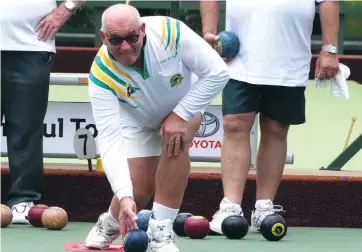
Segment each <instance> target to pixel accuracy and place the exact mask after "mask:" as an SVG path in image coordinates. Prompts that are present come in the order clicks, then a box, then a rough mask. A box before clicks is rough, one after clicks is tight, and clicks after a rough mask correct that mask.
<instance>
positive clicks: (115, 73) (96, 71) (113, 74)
mask: <svg viewBox="0 0 362 252" xmlns="http://www.w3.org/2000/svg"><path fill="white" fill-rule="evenodd" d="M107 54H108V52H107V49H106V48H104V47H101V48H100V50H99V51H98V53H97V55H96V57H95V59H94V61H93V64H92V66H91V70H90V73H89V79H90V80H91V81H92V82H93V83H94V84H95V85H97V86H99V87H101V88H104V89H107V90H110V91H111V92H112V93H113V94H114V95H116V96H117V97H118V99H119V100H120V101H121V102H123V103H128V104H129V105H131V106H133V105H132V103H133V102H129V101H132V100H134V99H139V98H140V96H136V95H133V94H134V93H135V92H136V91H137V90H140V89H139V88H137V87H135V86H132V85H131V82H132V81H131V76H130V75H129V74H128V73H127V72H125V71H122V70H120V69H119V68H117V66H116V65H115V63H114V62H113V61H112V60H111V59H110V57H109V56H108V55H107ZM133 107H135V106H133Z"/></svg>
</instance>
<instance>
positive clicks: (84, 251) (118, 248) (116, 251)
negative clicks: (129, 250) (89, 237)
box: [64, 243, 124, 252]
mask: <svg viewBox="0 0 362 252" xmlns="http://www.w3.org/2000/svg"><path fill="white" fill-rule="evenodd" d="M64 249H65V251H73V252H75V251H77V252H92V251H97V252H100V251H105V252H124V250H123V246H122V245H120V244H111V245H110V246H109V248H108V249H104V250H99V249H89V248H87V247H86V246H84V244H83V243H64Z"/></svg>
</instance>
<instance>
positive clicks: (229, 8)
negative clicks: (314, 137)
mask: <svg viewBox="0 0 362 252" xmlns="http://www.w3.org/2000/svg"><path fill="white" fill-rule="evenodd" d="M302 2H303V3H301V1H299V0H274V1H269V0H259V1H250V0H240V1H236V0H235V1H234V0H229V1H226V30H228V31H231V32H234V33H235V34H236V35H237V36H238V38H239V40H240V44H241V47H240V51H239V53H238V55H237V56H236V57H235V58H234V59H227V61H228V65H229V70H230V77H231V78H230V81H229V83H228V84H227V85H226V87H225V88H224V90H223V95H222V98H223V99H222V101H223V104H222V110H223V119H224V140H223V147H222V152H221V167H222V181H223V188H224V198H223V199H222V201H221V203H220V209H219V210H218V211H217V212H216V214H215V215H214V217H213V220H212V222H211V223H210V226H211V229H212V230H213V231H214V232H217V233H222V232H221V223H222V221H223V220H224V219H225V218H226V217H228V216H230V215H235V214H237V215H241V216H243V211H242V208H241V202H242V199H243V192H244V186H245V182H246V179H247V176H248V172H249V169H250V164H251V150H250V131H251V128H252V126H253V123H254V120H255V116H256V114H257V113H260V130H261V139H260V146H259V150H258V155H257V164H256V170H257V177H256V186H257V191H256V203H255V209H254V211H253V212H252V216H251V227H252V230H258V229H259V227H260V224H261V222H262V221H263V219H264V218H265V217H266V216H268V215H271V214H274V213H275V212H277V211H281V210H282V207H281V206H274V198H275V195H276V193H277V190H278V187H279V184H280V180H281V176H282V173H283V169H284V165H285V159H286V153H287V135H288V130H289V127H290V125H300V124H303V123H304V122H305V94H304V93H305V89H306V86H307V83H308V77H309V71H310V63H311V58H312V54H311V35H312V30H313V20H314V16H315V6H316V2H317V3H319V6H320V20H321V26H322V42H323V46H322V48H321V52H320V55H319V57H318V60H317V64H316V70H315V75H316V76H318V78H319V79H329V78H331V77H333V76H334V75H335V74H336V73H337V72H338V69H339V61H338V56H337V37H338V24H339V5H338V1H323V0H317V1H315V0H303V1H302ZM200 4H201V5H200V8H201V10H200V11H201V19H202V28H203V37H204V39H205V40H207V41H208V42H209V43H210V44H213V43H214V42H215V41H216V40H217V39H218V37H217V35H216V34H217V24H218V21H219V12H220V1H201V3H200Z"/></svg>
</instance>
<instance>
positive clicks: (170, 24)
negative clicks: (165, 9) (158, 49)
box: [160, 16, 181, 51]
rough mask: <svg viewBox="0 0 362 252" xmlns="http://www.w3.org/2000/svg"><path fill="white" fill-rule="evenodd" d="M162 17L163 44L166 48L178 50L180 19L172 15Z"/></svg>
mask: <svg viewBox="0 0 362 252" xmlns="http://www.w3.org/2000/svg"><path fill="white" fill-rule="evenodd" d="M160 18H161V46H163V47H164V49H165V50H169V51H172V50H177V49H178V45H179V42H180V36H181V30H180V21H179V20H177V19H174V18H171V17H167V16H164V17H160Z"/></svg>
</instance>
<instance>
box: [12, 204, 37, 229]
mask: <svg viewBox="0 0 362 252" xmlns="http://www.w3.org/2000/svg"><path fill="white" fill-rule="evenodd" d="M33 206H34V203H33V202H21V203H18V204H16V205H14V206H13V207H12V208H11V210H12V212H13V220H12V222H11V223H12V224H29V221H28V219H27V218H28V213H29V210H30V208H32V207H33Z"/></svg>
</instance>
